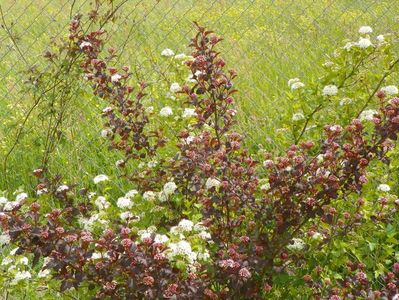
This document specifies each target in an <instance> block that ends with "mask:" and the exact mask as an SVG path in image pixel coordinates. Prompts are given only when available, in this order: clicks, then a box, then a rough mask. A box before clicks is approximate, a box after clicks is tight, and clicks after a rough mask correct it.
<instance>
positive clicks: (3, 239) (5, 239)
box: [0, 233, 11, 246]
mask: <svg viewBox="0 0 399 300" xmlns="http://www.w3.org/2000/svg"><path fill="white" fill-rule="evenodd" d="M10 241H11V237H10V235H8V234H7V233H3V234H1V235H0V246H3V245H8V244H9V243H10Z"/></svg>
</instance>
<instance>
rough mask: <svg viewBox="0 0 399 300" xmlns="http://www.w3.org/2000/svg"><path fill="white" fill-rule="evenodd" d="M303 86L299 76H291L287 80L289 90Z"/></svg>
mask: <svg viewBox="0 0 399 300" xmlns="http://www.w3.org/2000/svg"><path fill="white" fill-rule="evenodd" d="M304 86H305V84H304V83H302V82H301V81H300V80H299V78H293V79H290V80H288V87H289V88H290V89H291V91H295V90H298V89H300V88H303V87H304Z"/></svg>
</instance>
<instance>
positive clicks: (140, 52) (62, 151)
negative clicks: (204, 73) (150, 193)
mask: <svg viewBox="0 0 399 300" xmlns="http://www.w3.org/2000/svg"><path fill="white" fill-rule="evenodd" d="M90 2H91V1H87V0H75V1H65V0H32V1H31V0H2V1H1V4H0V5H1V9H2V20H1V23H2V25H7V26H3V27H2V29H1V30H0V61H1V63H0V76H1V79H2V80H1V83H0V98H1V99H2V100H1V101H0V117H1V118H2V125H1V126H0V138H1V141H0V146H1V148H0V157H1V156H4V155H5V153H7V151H8V149H9V148H10V146H11V145H12V143H13V139H14V138H15V131H16V130H17V129H18V126H20V124H21V120H23V117H24V116H25V115H26V113H27V111H28V109H29V93H28V92H27V91H25V89H24V80H25V76H26V74H25V70H27V69H28V68H29V67H32V66H35V65H36V66H41V67H45V63H46V62H45V60H43V59H42V54H43V51H44V50H45V49H48V47H49V41H50V40H51V39H57V38H59V37H61V36H65V35H66V34H67V24H68V21H69V20H70V18H71V16H73V15H74V14H75V13H77V12H79V11H81V12H87V11H88V10H89V8H90V5H91V3H90ZM114 2H115V3H117V2H118V1H114ZM396 5H397V3H396V1H391V0H387V1H383V0H376V1H371V0H355V1H354V0H300V1H298V0H292V1H288V0H276V1H273V0H214V1H212V0H201V1H197V0H161V1H159V0H130V1H127V2H126V3H125V5H124V7H123V9H122V10H121V11H120V12H119V14H118V18H117V19H116V21H115V23H114V24H112V26H111V27H110V28H108V32H109V36H110V39H111V40H112V41H111V42H110V44H112V45H115V46H116V47H117V48H118V47H119V49H120V53H122V54H121V56H120V58H119V60H120V62H121V63H126V64H128V65H134V66H135V67H136V69H137V70H139V72H140V76H142V77H143V78H144V79H146V76H147V74H150V73H151V72H153V71H156V72H162V70H163V69H164V68H167V65H166V63H165V61H162V60H161V59H159V57H160V52H161V51H162V50H163V49H165V48H171V49H173V50H174V51H175V52H176V53H181V52H186V53H187V44H188V42H189V40H190V38H191V36H192V33H193V27H192V22H193V21H198V22H200V23H201V24H203V25H205V26H207V27H209V28H211V29H213V30H215V31H217V32H218V34H219V35H222V36H223V37H224V39H225V40H224V42H223V43H222V46H221V51H222V52H223V55H224V57H225V58H226V61H227V62H228V63H229V65H230V66H234V67H235V68H236V69H237V71H238V74H239V75H240V77H239V78H238V80H237V82H236V84H237V86H238V87H239V89H240V90H241V91H242V92H241V94H240V96H239V97H238V105H239V108H240V119H241V125H240V126H241V127H242V131H243V132H245V133H246V134H247V135H248V137H249V138H250V139H251V140H252V141H253V142H254V144H258V143H264V142H265V141H266V142H267V141H268V139H270V138H271V137H272V136H273V130H272V129H275V128H276V124H278V123H279V122H281V120H280V117H279V116H280V115H281V111H282V110H284V109H285V106H284V105H282V104H283V103H284V90H285V89H286V82H287V80H288V79H289V78H292V77H300V78H305V79H306V78H307V77H310V75H311V76H316V77H317V76H318V75H319V74H320V71H321V65H322V62H323V61H324V60H325V59H326V57H327V55H328V54H331V52H332V51H333V49H334V48H335V47H336V46H337V45H341V44H343V41H344V39H345V38H353V39H354V38H356V34H357V29H358V28H359V27H360V26H362V25H370V26H372V27H373V29H374V31H375V32H381V33H387V32H392V33H393V34H395V32H396V31H395V30H396V29H397V26H398V11H397V8H396ZM6 29H8V30H9V32H8V33H7V31H6ZM10 33H11V37H12V38H10ZM154 57H155V58H156V59H152V58H154ZM77 97H81V95H77ZM82 99H83V98H82ZM84 99H85V100H84V103H80V104H81V105H80V106H78V109H76V111H74V113H73V114H72V115H71V121H70V122H69V127H68V128H67V134H66V141H65V142H64V143H61V144H60V145H59V147H57V149H56V155H55V156H54V158H53V162H52V163H53V164H54V168H55V169H56V170H63V169H65V168H66V165H68V166H69V167H68V168H70V169H71V170H72V171H70V172H72V173H74V174H75V176H76V178H80V177H82V176H86V175H85V174H87V176H89V174H96V173H102V171H103V168H104V165H105V164H106V163H107V161H108V160H109V159H111V158H112V159H116V156H113V155H114V154H109V153H107V152H106V151H98V148H99V147H105V145H104V143H103V142H101V141H99V139H100V138H99V130H100V129H99V128H100V124H101V120H100V119H99V118H100V117H99V114H98V112H99V109H100V106H101V105H100V104H99V103H98V102H97V100H96V99H92V98H90V97H85V98H84ZM78 100H79V99H78ZM82 101H83V100H82ZM78 102H79V101H78ZM41 130H42V129H41V128H40V124H39V126H37V124H34V123H29V126H27V128H25V129H24V135H23V138H22V139H21V140H20V141H19V144H18V146H17V147H16V150H15V151H13V153H12V154H11V156H12V158H11V159H10V165H9V168H10V169H11V171H10V172H11V173H12V174H13V176H14V180H13V181H14V182H18V178H19V177H18V176H19V175H18V174H20V173H23V172H24V171H25V170H20V169H19V170H13V168H15V167H16V166H17V165H18V166H19V167H20V164H18V162H20V161H24V168H26V170H31V169H32V168H34V167H36V166H37V165H36V164H37V159H36V158H37V155H39V154H40V153H39V154H37V153H36V152H37V151H39V152H40V146H41V140H40V132H41ZM36 134H37V135H38V137H37V138H36V137H35V136H36ZM28 141H29V142H28ZM32 142H34V143H37V145H36V146H37V149H36V148H34V147H33V146H32ZM272 146H273V145H272ZM89 153H97V157H96V159H95V160H94V159H93V155H92V154H89ZM1 187H2V186H1V185H0V188H1Z"/></svg>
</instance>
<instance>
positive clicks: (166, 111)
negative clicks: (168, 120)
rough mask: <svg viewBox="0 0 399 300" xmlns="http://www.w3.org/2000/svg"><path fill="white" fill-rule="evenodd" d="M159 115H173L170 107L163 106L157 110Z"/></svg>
mask: <svg viewBox="0 0 399 300" xmlns="http://www.w3.org/2000/svg"><path fill="white" fill-rule="evenodd" d="M159 115H160V116H161V117H169V116H171V115H173V110H172V108H171V107H169V106H165V107H163V108H162V109H161V111H160V112H159Z"/></svg>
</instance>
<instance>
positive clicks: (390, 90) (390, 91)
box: [381, 85, 399, 96]
mask: <svg viewBox="0 0 399 300" xmlns="http://www.w3.org/2000/svg"><path fill="white" fill-rule="evenodd" d="M381 91H383V92H384V93H385V94H386V95H388V96H394V95H397V94H398V93H399V90H398V88H397V87H396V86H394V85H387V86H384V87H382V88H381Z"/></svg>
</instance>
